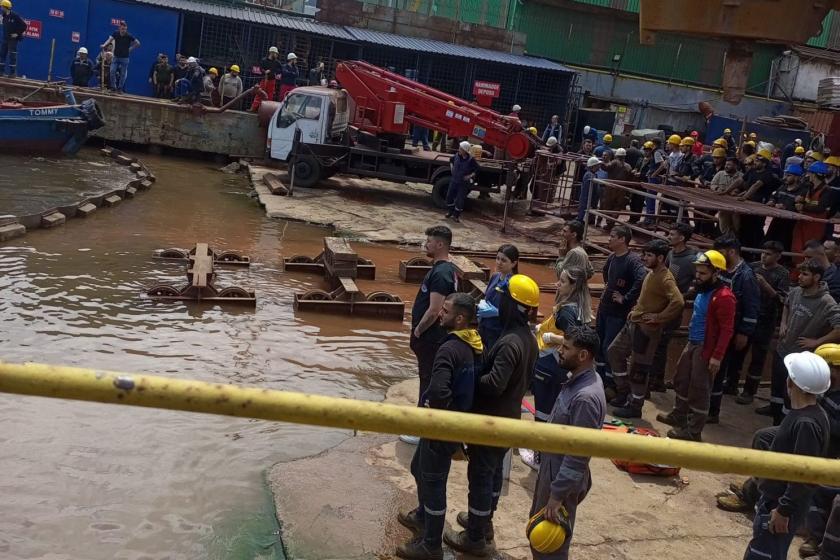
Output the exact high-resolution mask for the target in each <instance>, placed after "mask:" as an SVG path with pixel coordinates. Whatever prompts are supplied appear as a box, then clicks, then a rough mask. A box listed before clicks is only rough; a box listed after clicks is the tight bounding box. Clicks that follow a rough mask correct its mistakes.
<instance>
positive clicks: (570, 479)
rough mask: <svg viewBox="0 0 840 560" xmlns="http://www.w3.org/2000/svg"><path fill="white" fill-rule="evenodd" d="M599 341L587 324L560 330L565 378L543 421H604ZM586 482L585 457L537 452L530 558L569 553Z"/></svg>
mask: <svg viewBox="0 0 840 560" xmlns="http://www.w3.org/2000/svg"><path fill="white" fill-rule="evenodd" d="M600 342H601V341H600V339H599V337H598V334H597V333H596V332H595V330H594V329H592V328H591V327H586V326H584V327H572V328H570V329H567V330H566V332H565V333H564V335H563V344H562V346H561V347H560V352H559V353H560V367H561V368H563V370H565V371H568V374H567V376H568V381H566V382H565V383H564V384H563V386H562V388H561V390H560V394H559V396H558V397H557V404H555V406H554V411H555V413H554V414H552V415H551V416H549V418H548V422H550V423H552V424H560V425H566V426H576V427H580V428H590V429H596V430H597V429H600V428H601V426H602V425H603V422H604V417H605V414H606V400H605V398H604V390H603V385H602V383H601V379H600V377H599V376H598V373H597V372H596V371H595V356H596V354H598V352H599V347H600ZM471 460H472V459H471ZM591 484H592V483H591V473H590V470H589V458H588V457H577V458H572V457H571V456H567V455H561V454H556V453H542V454H541V462H540V471H539V474H538V476H537V483H536V486H535V487H534V499H533V502H532V503H531V513H530V516H529V517H531V520H530V521H529V523H528V527H527V528H526V533H527V535H528V540H529V542H530V545H531V548H532V550H533V552H534V557H535V558H545V559H549V558H557V559H566V558H568V555H569V546H570V545H571V537H572V534H573V530H574V526H575V515H576V513H577V508H578V505H579V504H580V502H582V501H583V499H584V498H585V497H586V494H587V493H588V491H589V488H590V486H591Z"/></svg>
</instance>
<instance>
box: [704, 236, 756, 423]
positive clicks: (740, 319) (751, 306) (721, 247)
mask: <svg viewBox="0 0 840 560" xmlns="http://www.w3.org/2000/svg"><path fill="white" fill-rule="evenodd" d="M715 249H716V250H717V251H720V253H721V254H723V256H724V257H726V270H725V271H723V272H721V274H720V280H721V282H723V283H724V284H726V285H727V286H729V288H731V289H732V293H734V294H735V299H736V301H737V306H736V308H735V336H734V337H733V338H732V342H731V344H730V346H729V349H728V350H727V351H726V357H725V358H724V360H723V363H722V364H721V366H720V370H719V371H718V372H717V375H716V376H715V380H714V385H713V386H712V399H711V404H710V405H709V419H708V420H707V423H708V424H717V423H718V422H719V416H720V406H721V403H722V401H723V395H724V393H725V394H727V395H737V394H738V383H739V382H740V380H741V369H742V368H743V366H744V359H745V358H746V355H747V351H748V350H749V347H750V341H751V340H752V337H753V335H754V334H755V328H756V326H757V325H758V314H759V312H760V310H761V289H760V288H759V286H758V280H756V278H755V272H753V269H752V268H750V265H749V263H747V262H746V261H745V260H744V259H743V258H742V257H741V242H740V241H738V238H737V237H735V236H734V235H732V234H727V235H721V236H720V237H718V238H717V239H715Z"/></svg>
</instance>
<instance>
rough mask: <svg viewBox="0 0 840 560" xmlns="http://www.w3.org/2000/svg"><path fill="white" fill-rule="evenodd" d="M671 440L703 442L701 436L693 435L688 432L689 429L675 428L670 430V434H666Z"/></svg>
mask: <svg viewBox="0 0 840 560" xmlns="http://www.w3.org/2000/svg"><path fill="white" fill-rule="evenodd" d="M665 435H667V436H668V437H669V438H671V439H682V440H685V441H701V440H700V434H692V433H691V432H689V431H688V428H674V429H672V430H668V433H667V434H665Z"/></svg>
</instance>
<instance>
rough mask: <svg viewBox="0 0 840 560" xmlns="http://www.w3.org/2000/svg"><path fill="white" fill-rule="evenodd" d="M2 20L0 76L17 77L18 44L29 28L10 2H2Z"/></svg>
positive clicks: (0, 7)
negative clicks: (13, 9)
mask: <svg viewBox="0 0 840 560" xmlns="http://www.w3.org/2000/svg"><path fill="white" fill-rule="evenodd" d="M0 14H2V17H0V20H2V24H3V36H2V38H0V39H1V40H2V42H0V74H2V75H3V76H4V77H12V78H15V77H17V55H18V43H19V42H20V40H21V39H23V34H24V33H25V32H26V28H27V27H28V26H27V24H26V22H25V21H24V19H23V18H22V17H20V15H19V14H18V13H17V12H13V11H12V3H11V2H10V1H9V0H2V1H0Z"/></svg>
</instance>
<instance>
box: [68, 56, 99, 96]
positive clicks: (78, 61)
mask: <svg viewBox="0 0 840 560" xmlns="http://www.w3.org/2000/svg"><path fill="white" fill-rule="evenodd" d="M93 72H94V67H93V61H92V60H91V59H90V58H88V51H87V49H86V48H85V47H82V48H80V49H79V52H78V53H77V56H76V58H74V59H73V62H72V64H70V77H71V79H72V80H73V85H74V86H79V87H88V84H90V79H91V78H92V77H93Z"/></svg>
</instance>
